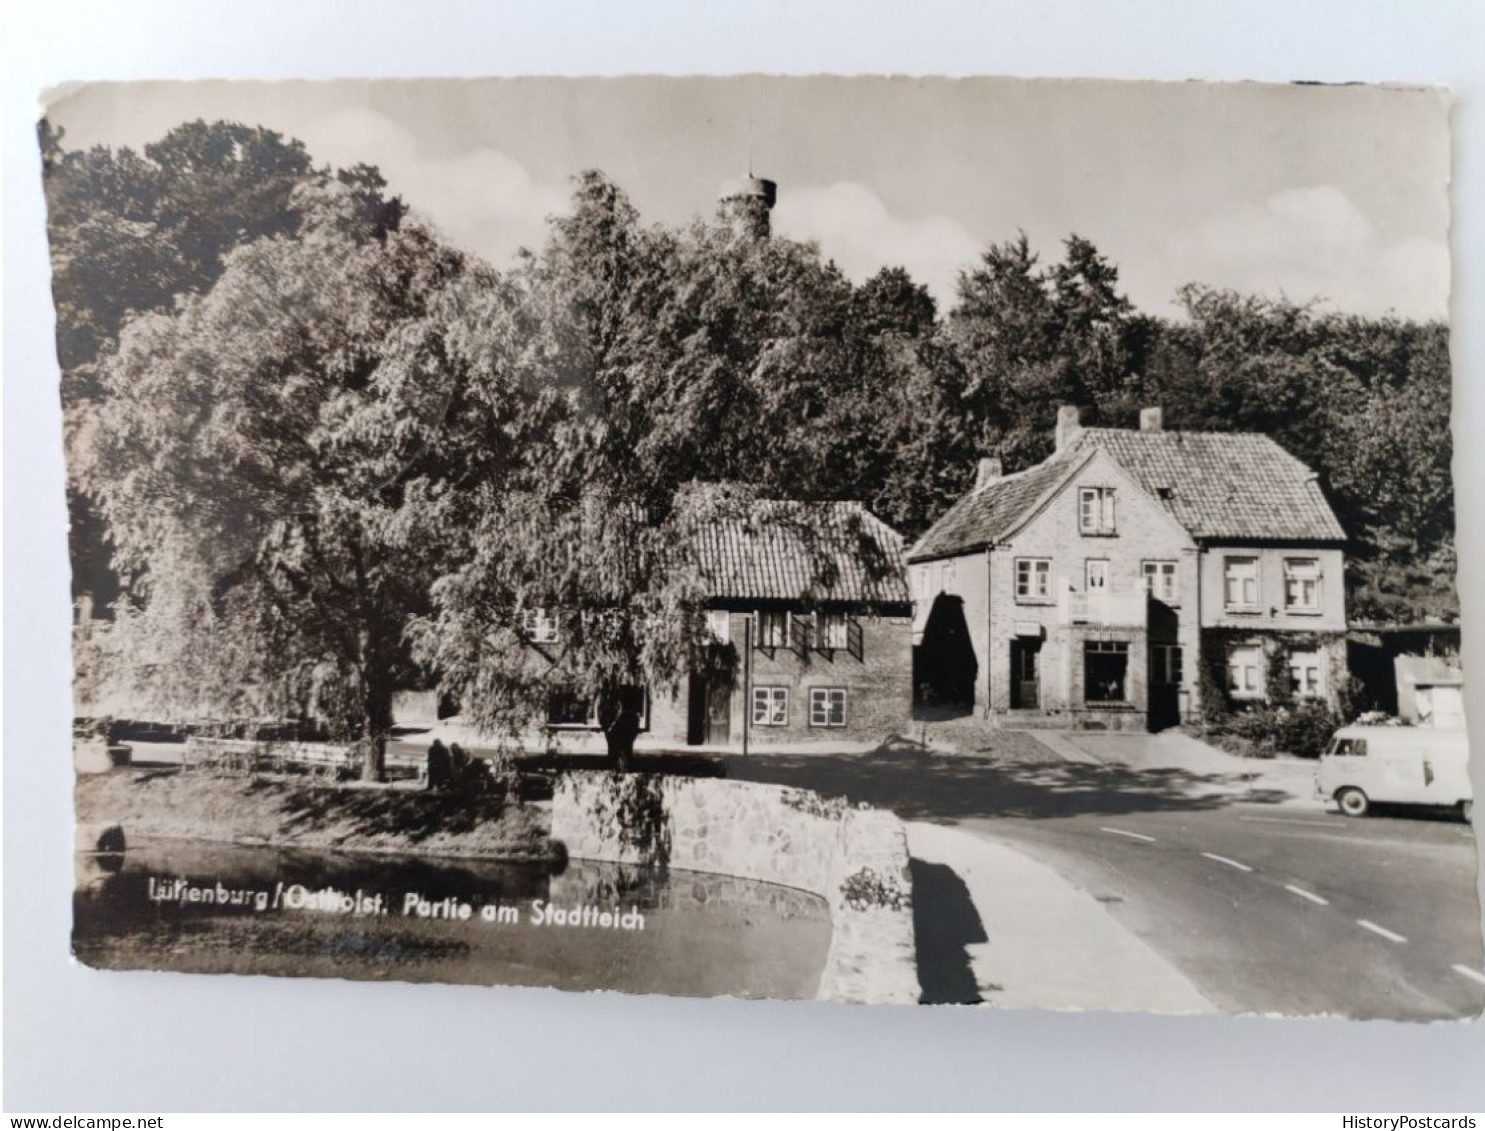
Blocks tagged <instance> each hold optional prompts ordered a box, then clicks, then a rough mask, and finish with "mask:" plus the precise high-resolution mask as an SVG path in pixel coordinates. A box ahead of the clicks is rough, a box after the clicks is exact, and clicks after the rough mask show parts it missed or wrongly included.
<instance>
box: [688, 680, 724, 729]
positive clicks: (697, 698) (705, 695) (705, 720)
mask: <svg viewBox="0 0 1485 1131" xmlns="http://www.w3.org/2000/svg"><path fill="white" fill-rule="evenodd" d="M690 682H691V686H690V702H689V704H688V706H689V710H688V712H687V719H686V743H687V744H688V745H690V746H700V745H703V744H705V745H707V746H726V745H728V744H729V743H730V742H731V741H732V679H731V677H730V676H729V675H726V674H723V673H712V674H710V675H693V676H692V677H691V681H690Z"/></svg>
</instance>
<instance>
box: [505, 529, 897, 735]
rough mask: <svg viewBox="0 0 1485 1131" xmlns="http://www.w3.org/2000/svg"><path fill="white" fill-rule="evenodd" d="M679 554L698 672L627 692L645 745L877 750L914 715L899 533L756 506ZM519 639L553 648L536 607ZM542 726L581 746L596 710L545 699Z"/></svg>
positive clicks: (556, 632)
mask: <svg viewBox="0 0 1485 1131" xmlns="http://www.w3.org/2000/svg"><path fill="white" fill-rule="evenodd" d="M689 541H690V545H689V546H688V547H687V548H686V552H687V553H689V554H690V555H691V557H692V565H693V567H694V569H695V570H696V573H697V575H698V581H699V584H700V585H701V586H702V588H703V591H704V592H705V594H706V616H707V626H708V630H709V633H710V637H711V639H712V641H713V644H712V645H711V648H710V651H711V656H710V663H709V664H708V665H707V670H705V671H697V672H695V673H694V674H693V675H692V676H691V677H690V678H689V679H688V680H687V681H685V683H684V685H683V686H682V687H681V688H680V689H679V692H678V693H677V694H674V695H672V694H669V693H667V692H665V691H662V690H659V689H654V690H651V691H646V690H645V689H641V688H632V689H630V691H629V692H628V694H629V695H630V696H631V697H632V700H633V704H634V707H635V710H636V712H637V714H638V716H639V718H640V724H641V728H642V731H641V736H640V739H639V742H638V745H639V746H640V747H641V748H644V747H656V746H659V747H666V748H670V747H674V746H677V745H692V746H699V745H705V746H711V747H725V748H729V749H734V750H738V749H742V748H743V747H744V745H746V746H748V747H756V746H768V745H770V744H780V743H810V742H852V743H855V742H878V741H880V740H881V739H882V738H883V737H884V736H886V735H888V734H892V733H895V732H899V731H901V729H902V728H903V727H905V726H906V725H907V724H908V723H909V721H910V720H911V718H912V686H913V685H912V664H913V653H912V602H911V599H910V598H909V596H908V588H907V573H906V565H905V562H904V558H903V551H904V546H903V540H902V536H901V535H900V534H898V533H897V532H896V531H895V530H893V529H892V528H891V527H890V526H888V525H887V524H886V523H884V522H882V521H881V520H880V519H879V518H877V517H876V516H875V515H873V514H871V513H870V512H869V511H867V510H866V509H865V508H864V507H862V506H860V505H859V504H856V503H850V502H821V503H805V502H790V501H770V500H760V501H757V502H753V503H750V504H747V505H746V507H745V508H744V509H743V510H742V511H740V512H739V513H737V514H736V515H734V516H730V517H727V518H718V519H716V520H714V521H712V522H709V523H706V524H704V525H702V526H701V527H700V528H699V529H698V531H697V532H696V533H695V535H694V536H693V537H691V538H690V540H689ZM524 634H525V636H526V638H527V640H528V641H529V642H530V644H531V645H533V647H535V648H537V649H541V648H550V649H560V648H561V646H562V641H561V631H560V627H559V626H558V625H557V623H556V622H555V620H554V619H552V618H550V617H548V616H547V615H546V613H545V611H543V610H535V611H533V612H531V613H530V614H528V617H527V620H526V623H525V624H524ZM547 721H548V729H549V730H552V731H564V732H569V733H570V735H571V738H572V739H573V740H577V741H579V742H580V741H581V737H582V736H581V733H580V732H584V731H588V732H592V731H596V730H597V729H598V726H599V720H598V712H597V711H596V709H595V708H594V706H593V704H591V703H589V702H587V701H586V700H582V699H580V698H577V697H574V696H571V695H563V694H561V693H554V694H553V696H552V698H551V701H550V704H549V710H548V720H547Z"/></svg>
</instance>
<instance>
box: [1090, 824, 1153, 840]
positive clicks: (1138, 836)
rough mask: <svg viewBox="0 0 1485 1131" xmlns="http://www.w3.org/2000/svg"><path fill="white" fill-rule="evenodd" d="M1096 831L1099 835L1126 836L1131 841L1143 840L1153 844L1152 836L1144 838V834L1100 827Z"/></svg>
mask: <svg viewBox="0 0 1485 1131" xmlns="http://www.w3.org/2000/svg"><path fill="white" fill-rule="evenodd" d="M1098 831H1099V832H1101V833H1113V834H1114V835H1115V836H1127V837H1129V838H1130V839H1131V840H1145V841H1149V842H1150V843H1151V844H1154V843H1155V838H1154V837H1153V836H1146V835H1145V834H1144V833H1132V832H1128V831H1126V830H1125V829H1106V828H1104V827H1103V826H1102V825H1100V826H1099V827H1098Z"/></svg>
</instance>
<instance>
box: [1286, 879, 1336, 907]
mask: <svg viewBox="0 0 1485 1131" xmlns="http://www.w3.org/2000/svg"><path fill="white" fill-rule="evenodd" d="M1284 890H1285V891H1292V892H1293V893H1294V894H1295V895H1297V896H1299V897H1300V898H1301V899H1308V900H1309V901H1310V902H1311V903H1318V904H1319V905H1320V906H1321V907H1329V906H1330V900H1328V899H1326V898H1325V897H1324V896H1320V895H1316V894H1315V893H1314V892H1312V891H1305V889H1304V888H1298V887H1295V886H1294V885H1293V884H1285V885H1284Z"/></svg>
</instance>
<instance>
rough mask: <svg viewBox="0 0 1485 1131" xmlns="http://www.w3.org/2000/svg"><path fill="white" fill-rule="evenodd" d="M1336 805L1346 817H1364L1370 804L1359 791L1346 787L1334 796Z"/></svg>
mask: <svg viewBox="0 0 1485 1131" xmlns="http://www.w3.org/2000/svg"><path fill="white" fill-rule="evenodd" d="M1335 801H1336V804H1337V805H1339V806H1340V807H1341V812H1342V813H1344V814H1346V816H1348V817H1365V816H1366V814H1367V811H1368V810H1369V809H1371V807H1372V803H1371V801H1370V800H1368V799H1367V796H1366V794H1364V793H1362V792H1361V790H1359V789H1355V788H1353V787H1351V786H1347V787H1346V788H1345V789H1343V790H1341V791H1340V792H1339V793H1337V794H1336V795H1335Z"/></svg>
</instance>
